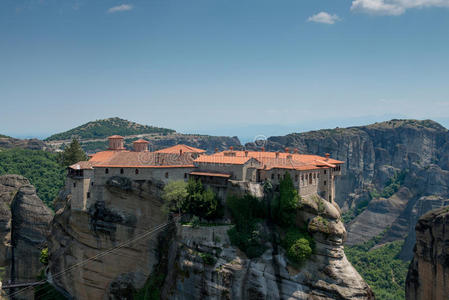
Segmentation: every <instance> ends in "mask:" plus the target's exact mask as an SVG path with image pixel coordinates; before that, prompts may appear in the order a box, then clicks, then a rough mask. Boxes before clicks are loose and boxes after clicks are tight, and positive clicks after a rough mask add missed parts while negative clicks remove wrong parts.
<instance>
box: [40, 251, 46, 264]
mask: <svg viewBox="0 0 449 300" xmlns="http://www.w3.org/2000/svg"><path fill="white" fill-rule="evenodd" d="M39 261H40V262H41V264H43V265H48V248H44V249H42V250H41V255H40V257H39Z"/></svg>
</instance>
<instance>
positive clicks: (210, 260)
mask: <svg viewBox="0 0 449 300" xmlns="http://www.w3.org/2000/svg"><path fill="white" fill-rule="evenodd" d="M199 255H200V257H201V258H202V259H203V262H204V263H205V264H206V265H211V266H213V265H215V262H216V259H215V257H214V256H213V255H212V254H210V253H205V252H200V254H199Z"/></svg>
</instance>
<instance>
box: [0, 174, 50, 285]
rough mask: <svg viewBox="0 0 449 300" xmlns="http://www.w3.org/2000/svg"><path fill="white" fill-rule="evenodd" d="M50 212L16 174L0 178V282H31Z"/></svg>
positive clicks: (36, 270)
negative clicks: (0, 270) (0, 268)
mask: <svg viewBox="0 0 449 300" xmlns="http://www.w3.org/2000/svg"><path fill="white" fill-rule="evenodd" d="M51 219H52V212H51V210H50V209H49V208H48V207H47V206H45V204H44V203H43V202H42V201H41V200H40V199H39V198H38V196H37V195H36V190H35V188H34V187H33V186H32V185H31V184H30V182H29V181H28V180H27V179H26V178H24V177H22V176H19V175H3V176H0V235H1V240H2V241H3V242H2V243H1V244H0V253H1V255H0V266H1V267H2V270H3V274H2V282H3V283H7V282H8V281H11V282H15V283H23V282H34V281H36V277H37V276H38V275H39V274H40V272H41V270H43V265H42V264H41V263H40V262H39V257H40V253H41V249H43V248H44V247H45V244H46V238H47V235H48V234H49V223H50V221H51Z"/></svg>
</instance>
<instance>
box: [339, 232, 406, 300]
mask: <svg viewBox="0 0 449 300" xmlns="http://www.w3.org/2000/svg"><path fill="white" fill-rule="evenodd" d="M381 238H382V235H380V236H378V237H375V238H373V239H372V240H370V241H368V242H366V243H364V244H362V245H357V246H352V247H346V249H345V253H346V256H347V258H348V260H349V261H350V262H351V263H352V265H353V266H354V267H355V268H356V269H357V271H358V272H359V273H360V275H361V276H362V277H363V279H365V281H366V282H367V283H368V284H369V285H370V286H371V288H372V289H373V291H374V294H375V295H376V299H381V300H398V299H405V279H406V276H407V270H408V265H409V262H404V261H402V260H401V259H399V258H398V255H399V253H400V251H401V249H402V245H403V243H404V242H403V241H395V242H392V243H389V244H386V245H383V246H381V247H379V248H376V249H371V248H372V247H373V246H374V245H376V244H377V243H378V242H379V241H380V239H381ZM370 249H371V250H370Z"/></svg>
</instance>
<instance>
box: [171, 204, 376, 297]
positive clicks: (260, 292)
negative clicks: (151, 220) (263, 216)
mask: <svg viewBox="0 0 449 300" xmlns="http://www.w3.org/2000/svg"><path fill="white" fill-rule="evenodd" d="M322 203H323V205H324V208H319V207H318V205H317V204H316V202H315V201H304V202H303V204H302V208H301V209H300V210H299V211H298V221H299V222H300V223H301V222H302V223H305V224H309V231H310V233H311V234H312V236H313V237H314V240H315V253H314V254H313V255H312V257H311V258H310V259H309V260H308V261H307V262H306V263H305V264H304V265H303V266H300V267H297V266H294V265H292V264H290V263H289V262H288V259H287V257H286V254H285V251H284V250H283V249H282V248H281V247H279V246H278V245H277V244H272V243H270V242H267V243H266V245H265V247H266V251H265V252H264V254H263V255H262V256H261V257H259V258H253V259H249V258H248V257H246V256H245V254H244V253H242V252H241V251H240V250H239V249H238V248H236V247H233V246H231V245H230V241H229V238H228V235H227V230H228V229H229V228H230V226H215V227H200V228H192V227H189V226H178V230H177V239H176V241H177V243H178V252H177V255H176V258H175V259H173V260H172V262H171V263H169V266H170V268H169V270H170V271H169V274H168V280H166V285H165V286H164V292H165V293H166V294H167V295H168V297H169V298H170V299H322V300H325V299H374V296H373V293H372V291H371V289H370V287H369V286H368V285H367V284H366V283H365V282H364V281H363V279H362V278H361V277H360V275H359V274H358V273H357V271H356V270H355V269H354V268H353V267H352V265H351V264H350V263H349V262H348V260H347V259H346V256H345V253H344V251H343V242H344V239H345V237H346V230H345V228H344V226H343V223H342V222H341V221H340V212H339V208H338V207H337V206H336V205H333V204H330V203H328V202H327V201H322ZM260 230H261V231H263V232H264V233H263V234H265V235H273V234H274V235H275V234H276V232H275V231H273V229H271V228H270V226H267V225H266V224H265V225H264V226H263V227H262V228H261V229H260ZM172 256H175V255H172ZM204 257H208V259H207V260H205V259H204Z"/></svg>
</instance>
